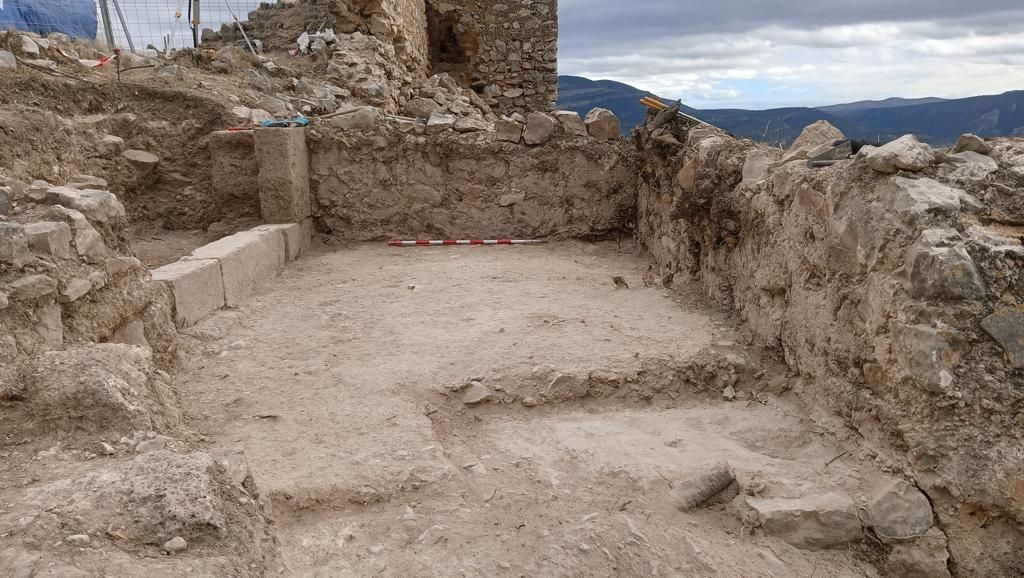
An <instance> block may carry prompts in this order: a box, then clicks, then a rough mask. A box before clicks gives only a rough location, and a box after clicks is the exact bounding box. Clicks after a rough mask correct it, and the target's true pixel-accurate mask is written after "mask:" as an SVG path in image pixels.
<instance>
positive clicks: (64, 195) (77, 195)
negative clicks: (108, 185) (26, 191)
mask: <svg viewBox="0 0 1024 578" xmlns="http://www.w3.org/2000/svg"><path fill="white" fill-rule="evenodd" d="M47 201H48V202H50V203H52V204H59V205H61V206H64V207H67V208H69V209H73V210H75V211H78V212H80V213H82V214H83V215H85V217H86V218H87V219H89V220H90V221H97V222H100V223H105V222H107V221H109V220H111V219H116V218H120V217H124V215H125V212H124V205H122V204H121V202H120V201H118V200H117V197H116V196H115V195H114V194H113V193H110V192H108V191H95V190H89V191H83V190H80V189H75V188H71V187H53V188H51V189H50V190H49V191H47Z"/></svg>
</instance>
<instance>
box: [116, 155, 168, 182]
mask: <svg viewBox="0 0 1024 578" xmlns="http://www.w3.org/2000/svg"><path fill="white" fill-rule="evenodd" d="M121 156H122V157H124V159H125V160H127V161H128V164H130V165H131V166H132V167H134V168H135V172H136V173H137V174H138V176H139V177H140V178H144V177H147V176H149V175H150V174H151V173H152V172H153V171H155V170H156V167H157V165H159V164H160V157H158V156H156V155H155V154H152V153H148V152H146V151H140V150H137V149H128V150H126V151H124V152H123V153H121Z"/></svg>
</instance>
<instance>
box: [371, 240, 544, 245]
mask: <svg viewBox="0 0 1024 578" xmlns="http://www.w3.org/2000/svg"><path fill="white" fill-rule="evenodd" d="M542 243H547V241H543V240H523V239H444V240H427V239H419V240H416V241H388V245H391V246H392V247H451V246H455V245H539V244H542Z"/></svg>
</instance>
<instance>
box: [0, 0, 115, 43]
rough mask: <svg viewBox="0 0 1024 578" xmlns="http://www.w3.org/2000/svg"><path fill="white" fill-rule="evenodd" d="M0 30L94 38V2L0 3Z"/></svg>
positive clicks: (30, 0)
mask: <svg viewBox="0 0 1024 578" xmlns="http://www.w3.org/2000/svg"><path fill="white" fill-rule="evenodd" d="M0 26H2V27H3V28H15V29H18V30H25V31H27V32H35V33H37V34H41V35H46V34H50V33H52V32H60V33H63V34H67V35H68V36H73V37H75V38H95V37H96V30H97V17H96V3H95V1H94V0H0Z"/></svg>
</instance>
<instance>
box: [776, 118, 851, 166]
mask: <svg viewBox="0 0 1024 578" xmlns="http://www.w3.org/2000/svg"><path fill="white" fill-rule="evenodd" d="M845 138H846V135H844V134H843V131H841V130H839V129H838V128H836V127H834V126H832V125H831V124H829V122H828V121H825V120H819V121H818V122H816V123H814V124H812V125H810V126H807V127H806V128H804V130H803V131H802V132H801V133H800V136H798V137H797V138H796V140H795V141H793V144H792V145H790V147H789V149H788V150H787V151H786V154H785V155H784V156H783V157H782V162H784V163H788V162H789V161H795V160H803V159H807V158H811V153H812V152H815V153H817V152H818V151H819V150H822V152H823V149H824V148H825V147H829V146H831V145H832V143H834V142H836V141H837V140H843V139H845Z"/></svg>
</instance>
